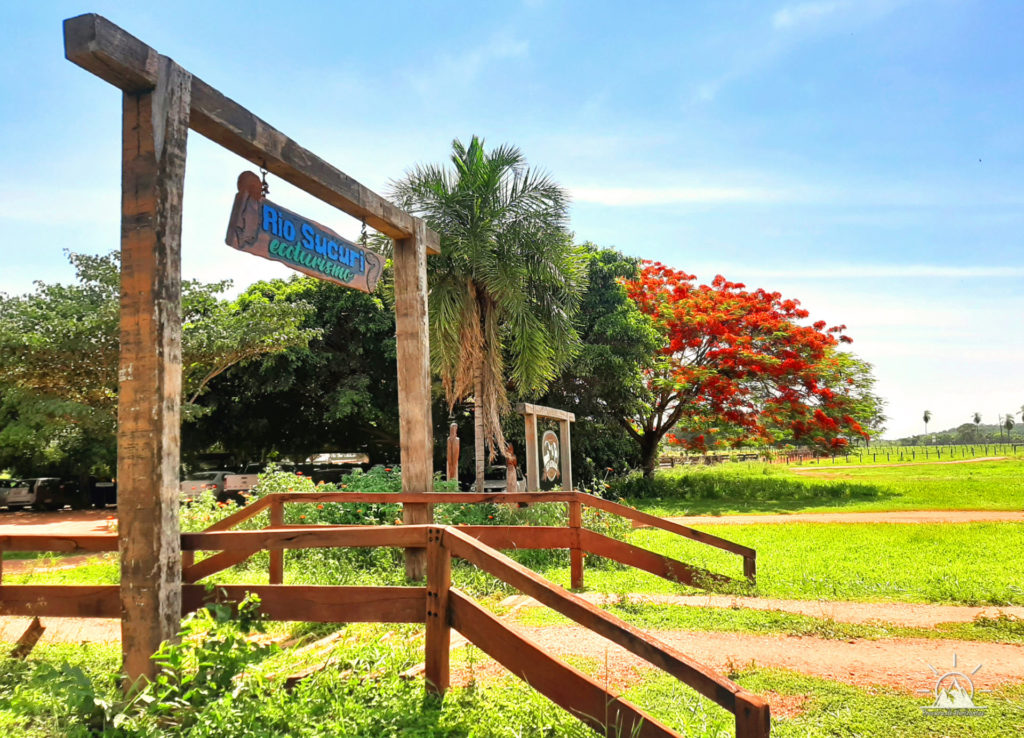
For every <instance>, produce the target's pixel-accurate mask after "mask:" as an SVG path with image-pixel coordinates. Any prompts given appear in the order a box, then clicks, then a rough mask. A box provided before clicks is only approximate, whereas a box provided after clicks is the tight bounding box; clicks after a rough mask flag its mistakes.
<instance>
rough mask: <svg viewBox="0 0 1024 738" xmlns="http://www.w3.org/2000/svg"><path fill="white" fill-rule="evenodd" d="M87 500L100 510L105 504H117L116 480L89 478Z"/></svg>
mask: <svg viewBox="0 0 1024 738" xmlns="http://www.w3.org/2000/svg"><path fill="white" fill-rule="evenodd" d="M89 484H90V487H91V489H90V490H89V501H90V503H92V506H93V507H98V508H100V509H101V510H102V509H103V508H105V507H106V506H107V505H117V480H116V479H111V480H103V481H97V480H95V479H90V480H89Z"/></svg>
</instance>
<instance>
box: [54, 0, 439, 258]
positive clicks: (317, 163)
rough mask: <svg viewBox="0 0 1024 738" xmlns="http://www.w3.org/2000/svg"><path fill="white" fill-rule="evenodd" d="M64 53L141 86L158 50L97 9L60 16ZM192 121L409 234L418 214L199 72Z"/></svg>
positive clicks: (296, 180)
mask: <svg viewBox="0 0 1024 738" xmlns="http://www.w3.org/2000/svg"><path fill="white" fill-rule="evenodd" d="M64 55H65V56H66V57H67V58H68V60H70V61H72V62H74V63H75V64H77V65H79V66H80V67H82V68H84V69H86V70H88V71H90V72H92V73H93V74H95V75H96V76H98V77H100V78H101V79H104V80H106V81H107V82H109V83H110V84H112V85H114V86H115V87H118V88H119V89H121V90H123V91H125V92H129V93H135V92H142V91H145V90H149V89H152V88H153V87H155V86H156V83H157V69H158V66H159V59H160V55H159V54H158V53H157V52H156V50H155V49H153V48H151V47H150V46H148V45H146V44H145V43H143V42H142V41H140V40H139V39H137V38H135V37H134V36H132V35H131V34H129V33H128V32H127V31H125V30H124V29H122V28H119V27H118V26H116V25H114V24H113V23H111V22H110V21H108V20H107V19H106V18H103V17H102V16H99V15H96V14H93V13H89V14H86V15H80V16H77V17H75V18H69V19H68V20H66V21H64ZM190 125H191V127H192V129H193V130H195V131H196V132H197V133H200V134H202V135H203V136H206V137H207V138H209V139H210V140H211V141H214V142H216V143H218V144H220V145H221V146H223V147H224V148H226V149H228V150H229V151H233V152H234V153H236V154H238V155H239V156H241V157H243V158H245V159H248V160H249V161H250V162H252V163H253V164H255V165H257V166H264V165H265V166H266V167H267V169H268V170H269V171H271V172H273V173H274V174H276V175H277V176H279V177H280V178H281V179H283V180H285V181H287V182H290V183H291V184H293V185H295V186H296V187H299V188H300V189H303V190H305V191H306V192H308V193H310V194H311V195H314V196H315V197H318V198H320V199H321V200H323V201H324V202H326V203H328V204H329V205H333V206H334V207H336V208H338V209H339V210H342V211H343V212H346V213H348V214H349V215H351V216H353V217H355V218H360V219H365V220H366V223H367V225H369V226H371V227H373V228H375V229H377V230H378V231H380V232H381V233H384V234H385V235H387V236H390V237H391V238H408V237H409V236H412V235H413V234H414V233H415V232H416V228H417V224H418V223H419V220H418V219H417V218H415V217H413V216H411V215H409V214H408V213H406V212H404V211H403V210H400V209H399V208H398V207H397V206H395V205H394V204H392V203H390V202H388V201H387V200H385V199H384V198H383V197H381V196H380V195H378V194H376V193H375V192H373V191H372V190H370V189H369V188H367V187H365V186H363V185H362V184H360V183H359V182H357V181H356V180H355V179H353V178H352V177H350V176H349V175H347V174H345V173H344V172H342V171H341V170H340V169H337V168H336V167H333V166H331V165H330V164H328V163H327V162H326V161H324V160H323V159H321V158H320V157H319V156H316V155H315V154H313V153H312V152H311V151H309V150H308V149H306V148H304V147H302V146H300V145H299V144H297V143H296V142H295V141H293V140H292V139H290V138H288V137H287V136H285V135H284V134H283V133H281V132H280V131H278V130H277V129H275V128H274V127H273V126H271V125H270V124H268V123H266V122H265V121H263V120H261V119H260V118H259V117H257V116H255V115H253V114H252V113H251V112H249V111H248V110H246V109H245V108H244V107H242V106H241V105H239V104H238V103H236V102H235V101H234V100H231V99H230V98H228V97H227V96H225V95H223V94H221V93H220V92H218V91H217V90H215V89H214V88H213V87H211V86H210V85H208V84H206V83H205V82H203V81H202V80H200V79H198V78H193V80H192V87H191V119H190ZM423 240H424V245H425V247H426V249H427V251H428V253H432V254H437V253H440V237H439V236H438V235H437V233H435V232H434V231H431V230H429V229H425V230H423Z"/></svg>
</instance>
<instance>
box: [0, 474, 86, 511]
mask: <svg viewBox="0 0 1024 738" xmlns="http://www.w3.org/2000/svg"><path fill="white" fill-rule="evenodd" d="M5 502H6V504H7V507H8V508H9V509H11V510H15V509H17V508H26V507H34V508H36V509H37V510H60V509H61V508H62V507H64V506H65V505H70V506H71V507H73V508H75V509H79V508H82V507H85V506H86V500H85V496H84V495H83V494H82V490H81V488H80V487H79V484H78V482H76V481H75V480H72V479H67V480H61V479H59V478H57V477H35V478H33V479H23V480H21V483H20V484H19V486H18V487H12V488H10V489H8V490H7V495H6V498H5Z"/></svg>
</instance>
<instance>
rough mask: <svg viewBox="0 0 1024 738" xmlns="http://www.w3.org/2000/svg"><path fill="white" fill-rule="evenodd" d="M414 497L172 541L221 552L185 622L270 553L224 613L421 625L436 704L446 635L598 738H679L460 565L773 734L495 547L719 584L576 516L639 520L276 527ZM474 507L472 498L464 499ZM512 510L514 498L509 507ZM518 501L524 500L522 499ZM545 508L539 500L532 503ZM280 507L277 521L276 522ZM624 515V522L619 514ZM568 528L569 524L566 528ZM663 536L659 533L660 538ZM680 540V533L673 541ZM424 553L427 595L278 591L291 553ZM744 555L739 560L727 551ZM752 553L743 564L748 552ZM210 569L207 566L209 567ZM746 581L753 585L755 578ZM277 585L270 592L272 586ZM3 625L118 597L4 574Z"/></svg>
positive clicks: (444, 671)
mask: <svg viewBox="0 0 1024 738" xmlns="http://www.w3.org/2000/svg"><path fill="white" fill-rule="evenodd" d="M552 496H553V495H550V494H545V493H536V494H522V495H480V494H469V495H463V494H445V495H443V496H442V495H440V494H433V495H422V497H429V498H430V501H431V502H437V501H439V499H438V498H441V499H443V500H444V501H445V502H448V501H451V502H482V501H495V502H517V501H530V502H538V501H544V502H550V501H553V500H552V499H551V497H552ZM400 497H401V498H407V497H420V496H419V495H408V494H403V495H394V494H381V495H356V494H346V493H323V494H319V493H313V494H311V493H294V494H290V493H285V494H280V495H268V496H267V497H264V498H262V499H260V500H258V501H256V502H254V503H253V504H252V505H251V506H249V507H248V508H246V509H243V510H240V511H238V512H237V513H235V514H233V515H232V516H230V517H228V518H225V519H224V520H222V521H220V522H219V523H217V524H216V525H214V526H212V527H211V529H209V530H206V531H203V532H200V533H185V534H182V535H181V548H182V551H184V552H185V553H186V556H187V557H188V558H189V559H191V558H192V556H193V555H194V552H195V551H216V552H217V553H214V554H213V555H212V556H210V557H209V558H206V559H204V560H202V561H200V562H198V563H192V562H191V561H187V562H185V564H184V568H183V581H184V583H183V584H182V612H183V614H184V613H186V612H190V611H193V610H196V609H198V608H200V607H202V606H203V604H204V602H205V601H206V600H207V599H208V596H209V595H208V593H207V590H206V587H205V586H203V585H200V584H196V583H195V582H196V581H198V580H199V579H201V578H202V577H204V576H208V575H209V574H210V573H214V572H216V571H220V570H222V569H223V568H227V567H230V566H233V565H234V564H235V563H238V562H241V561H244V560H245V559H247V558H248V557H250V556H252V555H253V554H254V553H256V552H257V551H260V550H268V551H269V552H270V553H271V562H270V575H271V581H272V583H271V584H269V585H239V584H235V585H221V586H218V588H217V589H218V591H219V592H221V593H222V595H223V597H224V598H226V600H228V601H239V600H241V599H242V598H243V597H244V595H245V593H246V592H252V593H254V594H257V595H259V597H260V599H261V603H262V606H261V610H262V612H263V614H264V615H265V616H266V617H267V618H268V619H271V620H303V621H310V622H389V623H394V622H403V623H424V624H425V627H426V630H425V659H424V661H425V675H426V679H427V686H428V689H430V690H432V691H434V692H438V693H443V692H445V691H446V690H447V689H448V686H449V661H448V659H449V647H450V633H451V629H452V628H454V629H455V630H457V631H458V632H459V633H461V634H462V635H463V636H464V637H465V638H466V639H467V640H468V641H470V642H471V643H473V644H475V645H476V646H477V647H479V648H480V649H481V650H482V651H484V652H485V653H487V654H488V655H489V656H491V657H492V658H493V659H495V660H496V661H498V662H499V663H501V664H502V665H503V666H505V667H506V668H507V669H508V670H509V671H511V672H512V673H513V674H515V675H516V676H518V677H519V678H521V679H523V680H524V681H526V682H527V683H528V684H530V685H531V686H532V687H533V688H534V689H536V690H537V691H538V692H540V693H541V694H544V695H545V696H546V697H548V698H549V699H551V700H552V701H553V702H555V703H556V704H558V705H560V706H562V707H563V708H565V709H566V710H568V711H569V712H570V713H571V714H573V715H574V716H576V717H577V718H578V719H580V720H581V721H583V722H585V723H587V724H588V725H591V726H592V727H594V728H596V729H597V730H599V731H601V732H604V733H605V734H609V732H610V733H611V734H618V735H628V736H637V737H652V738H653V737H655V736H657V737H663V736H678V735H679V734H678V733H676V732H674V731H673V730H672V729H670V728H668V727H667V726H665V725H664V724H662V723H661V722H659V721H658V720H656V719H655V718H653V717H651V716H650V715H648V714H646V713H645V712H644V711H643V710H641V709H640V708H638V707H637V706H635V705H633V704H631V703H630V702H628V701H627V700H624V699H622V698H621V697H619V696H618V695H616V694H614V693H612V692H610V691H609V690H608V689H607V688H606V687H605V686H602V685H601V684H599V683H598V682H596V681H595V680H593V679H591V678H590V677H588V676H587V675H585V674H583V673H582V672H580V671H579V670H577V669H575V668H573V667H572V666H570V665H568V664H566V663H565V662H564V661H561V660H560V659H557V658H555V657H553V656H551V655H550V654H548V653H546V652H545V651H543V650H542V649H541V648H540V647H539V646H537V645H536V644H534V643H532V642H531V641H530V640H529V639H527V638H525V637H523V636H522V635H521V634H519V633H517V632H516V631H515V630H513V629H511V628H510V627H509V626H507V625H506V624H505V623H503V622H502V621H500V620H499V619H497V618H496V617H494V616H493V615H492V614H491V613H490V612H488V611H487V610H486V609H484V608H483V607H481V606H480V605H479V604H477V603H476V602H475V601H474V600H473V599H472V598H471V597H469V596H468V595H466V594H465V593H463V592H461V591H459V590H458V589H456V588H453V587H452V586H451V559H452V557H453V556H454V557H457V558H459V559H462V560H464V561H466V562H468V563H470V564H472V565H473V566H475V567H477V568H479V569H481V570H483V571H485V572H487V573H488V574H491V575H492V576H494V577H496V578H498V579H499V580H501V581H503V582H505V583H506V584H508V585H510V586H512V587H515V588H516V589H518V590H519V591H520V592H522V593H523V594H525V595H528V596H530V597H533V598H534V599H536V600H537V601H538V602H540V603H542V604H543V605H545V606H547V607H550V608H551V609H553V610H555V611H557V612H559V613H561V614H562V615H564V616H566V617H568V618H570V619H571V620H573V621H575V622H576V623H578V624H580V625H581V626H583V627H584V628H587V629H588V630H590V631H593V632H594V633H597V634H598V635H601V636H603V637H604V638H606V639H608V640H609V641H611V642H612V643H615V644H617V645H618V646H620V647H622V648H623V649H625V650H627V651H629V652H631V653H633V654H635V655H637V656H639V657H640V658H642V659H644V660H646V661H647V662H649V663H650V664H652V665H654V666H655V667H657V668H659V669H661V670H662V671H665V672H666V673H668V674H671V675H672V676H674V677H676V678H677V679H679V680H680V681H682V682H683V683H685V684H687V685H689V686H690V687H692V688H693V689H695V690H696V691H698V692H699V693H700V694H702V695H704V696H705V697H707V698H709V699H711V700H713V701H714V702H716V703H717V704H718V705H720V706H722V707H723V708H725V709H726V710H728V711H730V712H732V713H733V714H734V716H735V726H736V735H737V736H738V737H739V738H765V737H766V736H768V735H769V732H770V713H769V707H768V705H767V703H766V702H765V701H764V700H763V699H761V698H760V697H758V696H757V695H755V694H753V693H750V692H747V691H746V690H744V689H743V688H742V687H740V686H739V685H737V684H735V683H734V682H732V681H730V680H729V679H726V678H725V677H723V676H721V675H719V674H717V673H715V672H714V671H712V670H711V669H709V668H707V667H705V666H703V665H702V664H700V663H698V662H695V661H693V660H692V659H689V658H688V657H687V656H686V655H685V654H683V653H681V652H679V651H678V650H676V649H674V648H672V647H671V646H668V645H666V644H664V643H661V642H660V641H658V640H657V639H655V638H652V637H651V636H649V635H647V634H645V633H643V632H642V631H640V630H639V629H637V628H635V627H633V626H631V625H630V624H628V623H626V622H624V621H623V620H621V619H619V618H617V617H615V616H614V615H611V614H609V613H607V612H605V611H603V610H601V609H600V608H598V607H596V606H595V605H592V604H590V603H589V602H587V601H586V600H584V599H583V598H581V597H579V596H578V595H576V594H574V593H572V592H570V591H567V590H565V589H563V588H562V587H559V586H558V585H555V584H553V583H551V582H549V581H548V580H546V579H544V578H543V577H542V576H540V575H539V574H537V573H536V572H534V571H531V570H530V569H527V568H526V567H524V566H522V565H521V564H519V563H517V562H516V561H514V560H513V559H511V558H509V557H508V556H506V555H504V554H502V553H500V551H498V550H497V549H498V548H507V549H511V548H568V549H569V550H570V551H576V552H578V554H577V553H574V554H573V561H574V565H573V571H574V574H573V578H574V579H575V578H576V566H575V561H576V560H577V559H578V560H579V581H580V582H581V583H582V561H583V553H584V552H589V553H594V554H597V555H600V556H604V557H607V558H610V559H613V560H615V561H618V562H620V563H623V564H627V565H631V566H635V567H637V568H640V569H643V570H645V571H649V572H651V573H654V574H657V575H659V576H663V577H666V578H669V579H677V580H679V581H686V582H692V583H694V584H701V583H703V582H705V581H706V580H705V579H704V577H708V576H710V577H718V578H719V579H725V577H722V576H721V575H717V574H712V573H711V572H706V571H704V570H699V569H696V568H695V567H689V566H687V565H685V564H682V563H681V562H678V561H675V560H673V559H670V558H668V557H664V556H661V555H660V554H655V553H653V552H650V551H646V550H645V549H642V548H639V547H636V546H632V545H630V544H627V543H624V542H622V541H618V540H615V539H612V538H608V537H606V536H602V535H600V534H598V533H595V532H593V531H590V530H588V529H586V528H583V527H582V525H581V524H580V519H581V516H580V515H579V514H573V513H572V512H571V511H572V506H573V505H584V504H592V505H593V506H595V507H598V508H599V509H602V510H606V511H608V512H611V513H615V514H624V513H625V511H628V516H629V517H632V518H633V519H634V520H638V521H639V522H642V523H645V524H654V522H653V521H651V520H648V519H647V518H652V517H653V516H647V515H646V514H644V513H639V512H637V511H635V510H631V509H630V508H626V507H624V506H621V505H618V504H616V503H612V502H608V501H606V500H599V498H591V496H590V495H583V494H580V493H561V494H560V495H559V497H561V498H564V499H562V500H557V501H564V502H568V503H569V505H570V516H569V518H570V525H569V527H566V528H562V527H528V526H457V527H456V526H437V525H409V526H312V525H303V526H285V525H283V518H284V516H283V506H284V505H285V504H287V503H292V502H325V501H327V502H330V501H342V502H363V503H369V502H400V501H402V500H400V499H398V498H400ZM470 498H472V499H470ZM513 498H515V499H513ZM518 498H529V499H528V500H527V499H523V500H519V499H518ZM540 498H543V499H540ZM267 508H269V509H270V512H271V523H272V525H271V527H270V528H264V529H261V530H230V528H232V527H233V526H235V525H237V524H238V523H240V522H242V521H244V520H246V519H248V518H250V517H252V516H253V515H255V514H257V513H259V512H260V511H261V510H264V509H267ZM275 508H276V509H277V512H276V513H275ZM620 509H621V510H622V511H623V513H620ZM654 521H658V522H657V524H656V527H660V528H662V529H665V530H672V531H673V532H676V533H680V534H681V535H686V536H687V537H690V538H693V539H694V540H701V542H703V543H707V544H709V545H713V546H717V547H719V548H723V549H725V550H729V551H732V552H733V553H739V554H740V555H743V556H744V560H745V562H747V561H752V560H753V551H752V550H751V549H744V547H742V546H737V545H736V544H733V543H731V542H729V541H724V540H723V539H719V538H717V537H715V536H707V534H703V533H700V532H698V531H693V530H692V529H689V528H685V527H684V526H676V525H674V524H672V523H668V522H667V521H663V520H660V519H658V518H654ZM574 522H575V525H574V524H573V523H574ZM666 526H668V527H666ZM676 529H681V530H676ZM377 546H386V547H392V548H404V549H419V550H423V549H425V550H426V558H427V579H426V584H425V586H407V587H356V586H322V585H320V586H299V585H285V584H282V583H280V579H281V573H282V572H283V555H284V552H285V550H286V549H298V548H345V547H377ZM736 549H743V550H736ZM117 550H118V537H117V534H116V533H93V534H84V535H75V536H62V535H45V534H43V535H38V534H37V535H9V536H0V551H61V552H81V551H87V552H104V551H117ZM747 552H749V554H748V553H747ZM209 562H213V563H209ZM744 568H745V570H746V571H747V573H748V576H749V577H750V578H753V575H754V569H753V566H752V565H751V566H746V565H745V567H744ZM275 578H276V579H277V580H278V581H277V582H274V581H273V580H274V579H275ZM0 614H5V615H29V616H44V617H106V618H117V617H120V615H121V603H120V589H119V587H118V585H78V586H76V585H9V584H6V585H5V584H2V568H0Z"/></svg>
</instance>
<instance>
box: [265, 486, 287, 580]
mask: <svg viewBox="0 0 1024 738" xmlns="http://www.w3.org/2000/svg"><path fill="white" fill-rule="evenodd" d="M282 525H284V503H283V502H281V500H279V499H277V498H276V497H275V498H274V499H273V500H272V501H271V503H270V527H271V528H277V527H280V526H282ZM268 581H269V582H270V583H271V584H283V583H284V549H283V548H278V549H273V548H272V549H270V579H269V580H268Z"/></svg>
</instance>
